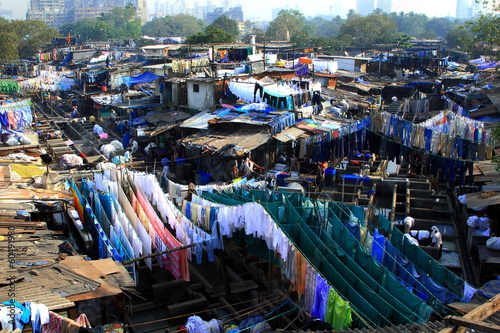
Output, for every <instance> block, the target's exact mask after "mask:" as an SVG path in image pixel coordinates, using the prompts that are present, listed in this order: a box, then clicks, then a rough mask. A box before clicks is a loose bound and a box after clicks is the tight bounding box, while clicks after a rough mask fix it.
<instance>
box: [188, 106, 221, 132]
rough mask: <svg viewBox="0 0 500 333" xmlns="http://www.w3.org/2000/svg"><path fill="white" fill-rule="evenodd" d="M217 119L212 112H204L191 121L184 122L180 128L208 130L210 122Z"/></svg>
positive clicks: (190, 119) (193, 117)
mask: <svg viewBox="0 0 500 333" xmlns="http://www.w3.org/2000/svg"><path fill="white" fill-rule="evenodd" d="M214 117H216V116H215V115H213V114H212V113H211V112H210V111H208V110H207V111H202V112H200V113H198V114H196V115H194V116H192V117H191V118H189V119H186V120H184V122H182V124H181V125H180V127H182V128H194V129H207V128H208V121H209V120H210V119H212V118H214Z"/></svg>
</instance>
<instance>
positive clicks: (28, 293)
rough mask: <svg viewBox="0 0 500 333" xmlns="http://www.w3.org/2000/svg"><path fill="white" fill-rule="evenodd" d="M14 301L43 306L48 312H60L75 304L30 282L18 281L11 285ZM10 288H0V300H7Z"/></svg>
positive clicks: (9, 297)
mask: <svg viewBox="0 0 500 333" xmlns="http://www.w3.org/2000/svg"><path fill="white" fill-rule="evenodd" d="M13 287H14V293H15V297H14V298H15V300H16V301H18V302H19V303H22V302H34V303H42V304H45V305H46V306H47V307H48V308H49V310H61V309H67V308H71V307H73V306H75V303H73V302H71V301H69V300H67V299H66V298H64V297H61V296H60V295H58V294H54V293H51V292H49V291H48V290H47V289H45V288H43V287H40V286H38V285H36V284H35V283H33V282H31V281H20V282H17V283H15V284H14V285H13ZM10 291H11V287H10V286H6V287H2V288H0V299H1V300H9V299H11V298H13V297H12V296H9V292H10Z"/></svg>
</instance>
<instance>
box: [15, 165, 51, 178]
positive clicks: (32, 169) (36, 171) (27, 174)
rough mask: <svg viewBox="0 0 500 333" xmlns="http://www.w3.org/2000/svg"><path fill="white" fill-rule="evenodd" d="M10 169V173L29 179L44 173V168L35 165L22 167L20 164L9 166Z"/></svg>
mask: <svg viewBox="0 0 500 333" xmlns="http://www.w3.org/2000/svg"><path fill="white" fill-rule="evenodd" d="M10 168H11V170H12V171H14V172H15V173H17V174H18V175H19V176H20V177H22V178H31V177H35V176H41V175H43V174H44V173H45V170H46V168H45V167H39V166H35V165H22V164H11V165H10Z"/></svg>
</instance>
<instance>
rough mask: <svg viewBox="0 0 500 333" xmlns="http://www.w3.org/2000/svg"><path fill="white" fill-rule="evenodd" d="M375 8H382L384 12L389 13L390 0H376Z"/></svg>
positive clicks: (390, 8) (390, 7) (390, 10)
mask: <svg viewBox="0 0 500 333" xmlns="http://www.w3.org/2000/svg"><path fill="white" fill-rule="evenodd" d="M377 8H380V9H382V10H383V11H384V12H386V13H391V12H392V0H377Z"/></svg>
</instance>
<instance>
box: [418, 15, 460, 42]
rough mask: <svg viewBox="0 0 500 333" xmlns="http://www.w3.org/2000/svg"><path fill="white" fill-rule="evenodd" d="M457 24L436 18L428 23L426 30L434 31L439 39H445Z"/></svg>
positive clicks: (443, 18)
mask: <svg viewBox="0 0 500 333" xmlns="http://www.w3.org/2000/svg"><path fill="white" fill-rule="evenodd" d="M455 27H457V24H456V23H455V22H453V21H452V20H450V19H449V18H446V17H435V18H432V19H431V20H429V21H428V22H427V24H426V25H425V29H429V30H433V31H434V32H435V33H436V36H438V37H445V36H446V34H447V33H448V31H450V30H451V29H453V28H455Z"/></svg>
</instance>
